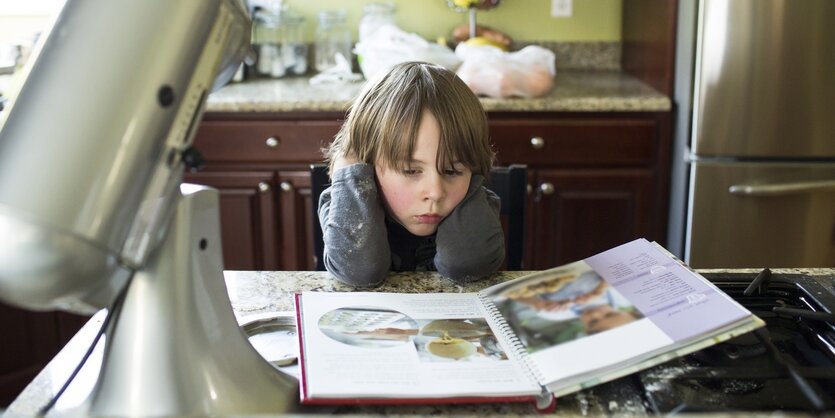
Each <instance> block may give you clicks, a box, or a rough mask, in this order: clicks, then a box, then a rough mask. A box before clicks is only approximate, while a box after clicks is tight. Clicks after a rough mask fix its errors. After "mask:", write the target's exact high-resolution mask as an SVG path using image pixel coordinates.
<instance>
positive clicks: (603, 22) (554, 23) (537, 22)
mask: <svg viewBox="0 0 835 418" xmlns="http://www.w3.org/2000/svg"><path fill="white" fill-rule="evenodd" d="M11 1H21V0H0V4H2V2H11ZM622 1H623V0H574V1H573V7H574V11H573V12H574V13H573V15H572V16H571V17H568V18H554V17H551V1H550V0H502V2H501V3H500V4H499V7H497V8H495V9H493V10H489V11H482V12H479V13H478V22H479V23H481V24H485V25H488V26H492V27H494V28H495V29H498V30H501V31H503V32H505V33H507V34H508V35H510V36H511V37H513V38H514V39H515V40H519V41H614V42H617V41H620V27H621V26H620V19H621V8H622ZM285 2H286V3H287V4H288V5H289V6H290V8H292V9H293V10H295V11H297V12H299V13H301V14H303V15H304V16H306V18H307V20H306V33H307V35H306V38H307V40H308V41H312V40H313V33H314V31H315V29H316V14H317V13H318V12H319V11H321V10H327V9H337V8H342V9H344V10H346V11H347V13H348V23H347V24H348V27H349V28H351V29H352V30H353V31H354V40H355V41H356V28H357V26H358V23H359V19H360V17H361V16H362V8H363V6H364V5H365V4H366V3H370V2H372V0H285ZM392 3H394V5H395V7H396V8H397V12H396V15H395V20H396V22H397V24H398V25H399V26H400V27H401V28H402V29H403V30H406V31H408V32H415V33H417V34H419V35H421V36H423V37H424V38H427V39H431V40H434V39H436V38H438V37H439V36H445V37H447V38H448V37H449V36H450V31H451V30H452V28H453V27H455V26H457V25H460V24H463V23H466V22H467V14H466V13H457V12H455V11H453V10H452V9H450V8H449V7H448V6H447V0H393V1H392ZM49 21H50V17H49V16H48V15H46V14H44V15H37V16H32V15H29V16H19V15H18V16H9V15H6V16H3V15H2V14H0V43H4V42H13V41H19V40H20V38H21V37H22V36H28V35H31V33H33V32H36V31H38V30H39V29H41V28H43V27H44V26H46V24H47V23H48V22H49Z"/></svg>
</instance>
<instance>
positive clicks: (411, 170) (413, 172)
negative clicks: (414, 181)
mask: <svg viewBox="0 0 835 418" xmlns="http://www.w3.org/2000/svg"><path fill="white" fill-rule="evenodd" d="M400 172H401V173H403V175H404V176H414V175H417V174H418V173H420V171H418V170H416V169H414V168H404V169H403V170H401V171H400Z"/></svg>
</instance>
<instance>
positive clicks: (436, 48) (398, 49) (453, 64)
mask: <svg viewBox="0 0 835 418" xmlns="http://www.w3.org/2000/svg"><path fill="white" fill-rule="evenodd" d="M354 53H355V54H357V60H358V61H359V64H360V69H361V70H362V73H363V75H365V78H371V77H373V76H374V74H376V73H377V72H379V71H381V70H384V69H387V68H389V67H391V66H392V65H395V64H399V63H401V62H405V61H425V62H430V63H432V64H437V65H440V66H442V67H444V68H446V69H448V70H451V71H455V69H456V68H458V66H459V65H460V64H461V59H460V58H458V57H457V56H456V55H455V53H454V52H453V51H452V50H451V49H449V48H447V47H445V46H443V45H438V44H435V43H431V42H428V41H426V40H425V39H423V38H421V37H420V36H418V35H417V34H414V33H408V32H404V31H402V30H401V29H400V28H398V27H397V26H395V25H392V24H386V25H383V26H380V27H379V28H377V29H376V30H375V31H374V32H373V33H372V36H371V37H370V38H369V39H364V40H362V41H360V42H357V44H356V46H355V47H354Z"/></svg>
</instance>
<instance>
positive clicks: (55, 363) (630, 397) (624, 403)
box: [6, 268, 835, 417]
mask: <svg viewBox="0 0 835 418" xmlns="http://www.w3.org/2000/svg"><path fill="white" fill-rule="evenodd" d="M758 271H759V270H755V269H751V270H740V269H736V270H699V272H701V273H756V272H758ZM772 272H773V273H776V274H787V273H788V274H805V275H809V276H811V277H814V278H816V279H817V281H818V282H820V283H821V284H823V285H824V286H825V287H826V288H827V289H829V290H830V291H833V292H835V268H822V269H772ZM527 273H530V272H499V273H496V274H494V275H493V276H491V277H489V278H487V279H485V280H482V281H479V282H476V283H469V284H466V285H463V286H459V285H456V284H454V283H452V282H451V281H449V280H447V279H445V278H443V277H442V276H440V275H439V274H437V273H415V272H413V273H397V274H392V275H391V276H390V277H389V278H388V280H387V281H386V282H385V284H383V285H382V286H381V287H378V288H375V289H374V290H375V291H379V292H407V293H408V292H411V293H417V292H475V291H478V290H480V289H482V288H485V287H488V286H490V285H493V284H496V283H500V282H503V281H507V280H510V279H513V278H516V277H519V276H521V275H524V274H527ZM224 278H225V280H226V284H227V289H228V291H229V298H230V300H231V303H232V308H233V310H234V312H235V315H236V316H237V317H238V318H239V321H241V320H243V319H245V318H247V317H257V316H259V315H264V314H265V313H273V312H285V313H287V312H290V311H292V310H293V293H295V292H300V291H321V292H335V291H353V290H357V289H355V288H353V287H351V286H348V285H345V284H342V283H339V282H337V281H336V280H335V279H333V277H332V276H330V274H329V273H327V272H305V271H297V272H289V271H288V272H277V271H261V272H257V271H226V272H225V273H224ZM104 316H105V312H104V311H101V312H99V313H97V314H96V315H94V316H93V318H92V319H91V320H90V321H89V322H88V323H87V324H86V325H85V326H84V327H83V328H82V329H81V330H80V331H79V332H78V334H76V335H75V336H74V337H73V339H72V340H71V341H70V342H69V343H68V344H67V345H66V346H65V347H64V348H63V349H62V350H61V352H59V353H58V355H56V357H55V358H54V359H53V360H52V361H51V362H50V363H49V364H48V365H47V367H46V368H44V370H42V371H41V373H40V374H38V376H37V377H36V378H35V380H33V381H32V383H30V384H29V386H27V387H26V389H24V391H23V392H22V393H21V394H20V395H19V396H18V398H17V399H16V400H15V401H14V402H13V403H12V404H11V405H10V406H9V409H8V410H7V411H6V416H9V417H12V416H33V415H35V412H36V411H37V409H38V408H39V407H40V406H42V405H44V404H45V403H46V402H47V401H48V399H49V398H50V397H52V396H53V395H54V394H55V393H56V392H57V390H58V388H59V386H60V385H61V384H62V383H63V382H64V381H65V380H66V378H67V376H68V375H69V373H70V372H71V368H72V367H73V366H74V365H75V364H77V362H78V360H79V358H81V356H82V354H83V352H84V351H85V350H86V349H87V347H88V346H89V344H90V342H91V341H92V340H93V337H94V336H95V333H96V332H97V331H98V329H99V328H100V327H101V323H102V321H103V319H104ZM101 346H102V344H101V343H100V344H99V346H98V347H97V348H96V350H95V351H94V353H93V356H92V357H91V360H90V361H88V363H87V364H86V365H85V366H84V367H83V368H82V369H81V372H80V373H79V375H78V377H77V378H76V379H75V381H74V382H73V383H72V384H71V385H70V386H69V388H68V390H67V391H66V392H65V393H64V395H63V396H62V397H61V399H60V400H59V402H58V404H57V405H56V408H55V410H54V411H56V412H58V413H60V412H61V411H62V410H64V411H66V410H68V409H71V408H72V407H73V406H76V405H78V404H79V403H80V402H81V401H82V400H83V399H84V398H85V397H86V394H87V393H89V391H90V388H92V386H93V384H94V382H95V378H96V375H97V373H98V369H99V367H100V361H101V352H102V350H103V347H101ZM97 352H98V354H97ZM616 382H617V381H615V382H613V383H616ZM607 386H608V389H607V388H606V387H607ZM617 387H618V386H617V385H616V384H612V383H607V384H603V385H600V386H597V387H594V388H590V389H586V390H584V391H581V392H578V393H575V394H572V395H566V396H563V397H560V398H559V399H558V405H557V410H556V411H555V412H553V413H552V414H549V415H547V416H577V415H611V414H618V415H632V416H645V415H646V412H645V411H644V407H643V406H642V404H641V402H642V401H641V398H640V394H637V393H634V394H633V393H616V394H615V395H613V394H612V393H609V392H604V391H606V390H609V391H611V390H612V388H615V389H614V390H617ZM596 391H598V392H604V393H605V395H597V394H596ZM598 396H599V397H598ZM612 396H616V397H617V399H618V402H614V401H612V400H611V399H612ZM601 398H602V399H607V404H605V405H604V404H602V403H601V402H600V399H601ZM299 412H300V413H303V414H304V415H305V416H310V415H319V414H333V413H339V414H348V415H354V416H366V415H375V416H388V415H413V416H424V415H462V416H490V415H497V414H501V415H506V416H525V415H530V416H538V417H542V416H543V415H542V414H537V413H536V412H535V410H534V408H533V406H532V405H530V404H478V405H421V406H412V405H395V406H340V407H331V406H328V407H308V406H305V407H302V408H301V410H300V411H299ZM720 415H727V414H720ZM748 415H749V416H750V414H748Z"/></svg>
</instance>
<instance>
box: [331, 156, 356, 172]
mask: <svg viewBox="0 0 835 418" xmlns="http://www.w3.org/2000/svg"><path fill="white" fill-rule="evenodd" d="M357 163H359V159H357V157H355V156H354V155H353V154H351V155H343V156H341V157H339V158H337V159H336V160H334V162H333V171H336V170H339V169H340V168H343V167H348V166H349V165H354V164H357Z"/></svg>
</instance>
